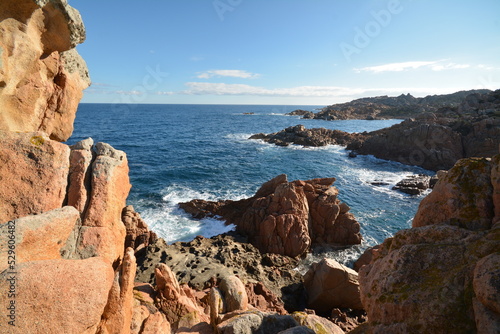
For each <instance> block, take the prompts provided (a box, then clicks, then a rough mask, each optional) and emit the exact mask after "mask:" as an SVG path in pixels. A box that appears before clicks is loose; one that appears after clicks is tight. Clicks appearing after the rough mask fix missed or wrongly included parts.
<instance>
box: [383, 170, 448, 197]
mask: <svg viewBox="0 0 500 334" xmlns="http://www.w3.org/2000/svg"><path fill="white" fill-rule="evenodd" d="M437 180H438V178H437V176H429V175H425V174H418V175H410V176H407V177H405V178H404V179H402V180H401V181H399V182H398V183H396V185H395V186H394V187H393V188H392V189H393V190H399V191H401V192H403V193H406V194H409V195H420V194H421V193H423V192H424V191H425V190H427V189H432V188H434V185H435V184H436V182H437Z"/></svg>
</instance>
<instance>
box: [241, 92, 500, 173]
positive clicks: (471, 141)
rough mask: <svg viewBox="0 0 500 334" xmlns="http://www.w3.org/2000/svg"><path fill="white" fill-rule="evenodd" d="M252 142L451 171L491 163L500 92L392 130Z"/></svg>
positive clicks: (288, 134)
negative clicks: (461, 163)
mask: <svg viewBox="0 0 500 334" xmlns="http://www.w3.org/2000/svg"><path fill="white" fill-rule="evenodd" d="M250 139H260V140H264V141H266V142H269V143H272V144H275V145H279V146H287V145H290V144H295V145H302V146H325V145H341V146H346V149H347V150H351V151H354V152H355V154H353V156H355V155H356V154H365V155H366V154H370V155H374V156H375V157H377V158H380V159H385V160H392V161H397V162H400V163H403V164H406V165H415V166H420V167H423V168H425V169H428V170H432V171H438V170H447V169H450V168H451V167H453V165H454V164H455V163H456V162H457V161H458V160H459V159H462V158H469V157H491V156H493V155H495V154H497V153H498V148H499V145H500V90H497V91H494V92H489V93H485V94H479V93H473V94H470V95H467V96H466V97H465V98H464V99H463V100H462V102H461V103H460V104H458V106H456V107H452V106H448V107H441V108H440V109H439V110H437V111H436V112H434V113H420V114H418V116H417V117H416V118H410V119H406V120H404V121H403V122H402V123H400V124H396V125H393V126H391V127H389V128H385V129H381V130H377V131H372V132H364V133H347V132H344V131H340V130H329V129H325V128H314V129H306V128H305V127H304V126H303V125H297V126H293V127H289V128H286V129H284V130H281V131H279V132H276V133H271V134H262V133H260V134H255V135H252V136H251V137H250Z"/></svg>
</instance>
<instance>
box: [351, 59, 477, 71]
mask: <svg viewBox="0 0 500 334" xmlns="http://www.w3.org/2000/svg"><path fill="white" fill-rule="evenodd" d="M469 67H471V65H469V64H456V63H451V62H447V60H436V61H407V62H401V63H390V64H384V65H378V66H369V67H363V68H355V69H354V72H356V73H361V72H371V73H385V72H402V71H409V70H417V69H430V70H433V71H445V70H458V69H465V68H469ZM478 68H479V67H478Z"/></svg>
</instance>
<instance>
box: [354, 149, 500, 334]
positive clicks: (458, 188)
mask: <svg viewBox="0 0 500 334" xmlns="http://www.w3.org/2000/svg"><path fill="white" fill-rule="evenodd" d="M499 160H500V158H499V156H498V155H497V156H495V157H493V158H492V159H491V160H489V159H479V158H476V159H464V160H461V161H459V162H458V163H457V164H456V165H455V167H453V168H452V169H451V170H450V171H448V173H447V174H446V175H444V176H442V177H440V179H439V181H438V183H437V184H436V186H435V188H434V190H433V191H432V193H431V194H429V195H428V196H427V197H426V199H424V201H422V204H421V205H420V207H419V210H418V212H417V215H416V217H415V220H414V227H413V228H412V229H409V230H402V231H400V232H398V233H396V235H395V236H394V237H393V238H389V239H387V240H386V241H384V243H383V244H382V245H381V246H380V248H379V249H378V251H377V252H376V253H375V254H374V259H373V260H372V262H371V263H370V264H367V265H364V266H362V267H361V268H360V270H359V280H360V289H361V301H362V303H363V306H364V307H365V309H366V312H367V313H368V319H369V324H368V325H366V326H364V328H365V329H366V330H367V333H387V332H397V333H410V332H430V333H445V332H454V333H468V332H476V331H477V332H478V333H494V332H496V331H497V330H498V328H499V324H500V313H499V312H498V307H497V304H498V301H497V300H496V299H497V298H496V296H497V295H498V286H499V285H498V284H497V283H498V282H496V278H495V279H492V278H493V277H494V276H496V275H497V272H498V268H497V267H498V256H497V255H498V253H499V252H500V226H499V224H493V221H494V219H495V218H494V212H495V210H496V208H498V207H499V206H500V201H498V198H499V197H498V196H493V194H494V193H495V194H496V193H497V192H498V183H497V182H496V179H495V177H496V176H495V175H496V174H495V173H493V172H492V170H497V169H498V162H499ZM492 177H493V179H494V181H490V180H491V178H492ZM492 184H493V185H494V186H492Z"/></svg>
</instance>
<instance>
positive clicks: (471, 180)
mask: <svg viewBox="0 0 500 334" xmlns="http://www.w3.org/2000/svg"><path fill="white" fill-rule="evenodd" d="M496 168H498V167H496ZM491 169H492V163H491V160H490V159H486V158H470V159H462V160H460V161H458V162H457V163H456V164H455V166H454V167H453V168H452V169H450V170H449V171H448V172H447V173H446V174H444V173H441V177H440V178H439V181H438V182H437V183H436V185H435V186H434V189H433V191H432V192H431V193H430V194H429V195H428V196H427V197H425V198H424V199H423V200H422V202H421V203H420V205H419V209H418V211H417V214H416V215H415V218H414V219H413V223H412V226H413V227H420V226H426V225H436V224H448V225H456V226H461V227H464V228H467V229H472V230H477V229H488V228H490V227H491V224H492V219H493V215H494V210H493V197H492V195H493V187H492V182H491Z"/></svg>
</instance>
